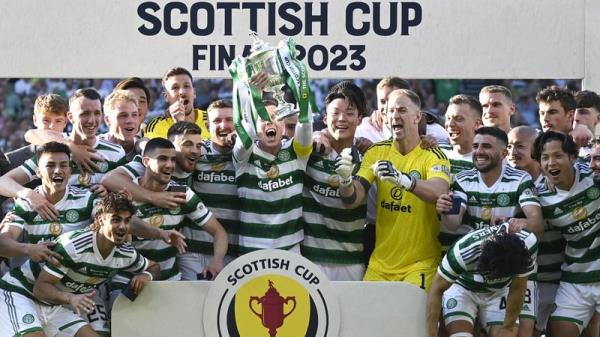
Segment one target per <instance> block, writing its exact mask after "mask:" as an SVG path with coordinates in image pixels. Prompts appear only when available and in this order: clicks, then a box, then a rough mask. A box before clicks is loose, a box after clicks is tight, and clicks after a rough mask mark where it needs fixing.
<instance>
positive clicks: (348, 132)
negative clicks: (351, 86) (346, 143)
mask: <svg viewBox="0 0 600 337" xmlns="http://www.w3.org/2000/svg"><path fill="white" fill-rule="evenodd" d="M326 110H327V116H326V117H325V118H326V123H327V131H329V134H330V135H331V136H332V137H333V138H334V139H335V140H338V141H340V140H348V139H350V140H351V139H353V138H354V133H355V132H356V127H357V126H358V124H359V123H360V118H359V117H358V110H357V109H356V107H355V106H354V105H353V104H352V103H350V102H349V101H348V100H346V99H343V98H336V99H334V100H333V101H331V103H329V104H328V105H327V107H326Z"/></svg>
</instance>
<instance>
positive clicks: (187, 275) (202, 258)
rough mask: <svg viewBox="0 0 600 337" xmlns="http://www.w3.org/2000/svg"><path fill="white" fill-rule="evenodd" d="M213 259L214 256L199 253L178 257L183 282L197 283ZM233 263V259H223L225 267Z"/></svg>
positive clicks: (229, 257) (227, 257) (226, 257)
mask: <svg viewBox="0 0 600 337" xmlns="http://www.w3.org/2000/svg"><path fill="white" fill-rule="evenodd" d="M212 258H213V256H212V255H207V254H198V253H185V254H182V255H177V267H178V268H179V272H180V273H181V280H182V281H196V280H197V279H198V274H200V273H201V272H202V271H203V270H204V269H205V268H206V267H207V266H208V265H209V264H210V261H211V260H212ZM231 261H233V257H231V256H227V255H226V256H225V258H224V259H223V267H224V266H226V265H227V264H228V263H229V262H231Z"/></svg>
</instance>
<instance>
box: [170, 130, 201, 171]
mask: <svg viewBox="0 0 600 337" xmlns="http://www.w3.org/2000/svg"><path fill="white" fill-rule="evenodd" d="M173 145H174V146H175V151H177V157H176V163H177V167H178V168H179V169H180V170H182V171H184V172H192V171H193V170H194V167H196V163H197V162H198V159H200V152H201V150H202V136H200V135H177V136H175V138H174V139H173Z"/></svg>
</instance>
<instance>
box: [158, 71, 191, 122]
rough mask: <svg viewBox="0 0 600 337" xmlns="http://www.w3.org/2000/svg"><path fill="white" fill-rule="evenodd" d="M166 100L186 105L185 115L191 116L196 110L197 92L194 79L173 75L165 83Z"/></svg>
mask: <svg viewBox="0 0 600 337" xmlns="http://www.w3.org/2000/svg"><path fill="white" fill-rule="evenodd" d="M164 96H165V100H166V101H167V103H168V104H173V103H175V102H177V101H179V100H181V101H183V103H184V104H185V115H186V116H189V115H190V114H191V113H192V111H193V108H194V100H195V99H196V91H195V89H194V85H193V83H192V79H191V78H190V77H189V76H188V75H186V74H180V75H173V76H171V77H169V78H168V79H167V80H166V81H165V92H164Z"/></svg>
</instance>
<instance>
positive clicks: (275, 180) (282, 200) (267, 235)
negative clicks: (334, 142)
mask: <svg viewBox="0 0 600 337" xmlns="http://www.w3.org/2000/svg"><path fill="white" fill-rule="evenodd" d="M293 144H294V140H287V141H283V143H282V147H281V150H279V152H278V153H277V155H276V156H274V155H272V154H270V153H267V152H265V151H263V150H261V149H260V148H259V147H258V145H257V144H253V146H252V147H251V148H250V149H248V150H246V149H243V150H242V151H248V152H249V151H251V153H250V154H249V157H248V160H244V161H240V160H239V159H238V158H237V154H236V153H234V157H233V159H234V162H233V163H234V165H235V167H236V174H237V177H236V178H237V184H238V196H239V198H240V236H239V245H240V254H244V253H247V252H250V251H254V250H257V249H264V248H280V249H289V248H291V247H293V246H295V245H296V244H298V243H300V242H301V241H302V239H303V238H304V234H303V230H302V224H301V221H300V220H301V217H302V188H303V182H304V172H305V170H306V164H307V162H308V157H309V154H310V149H308V150H307V151H306V152H307V153H306V155H305V156H302V155H300V154H299V153H298V150H297V149H296V146H295V145H293Z"/></svg>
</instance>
